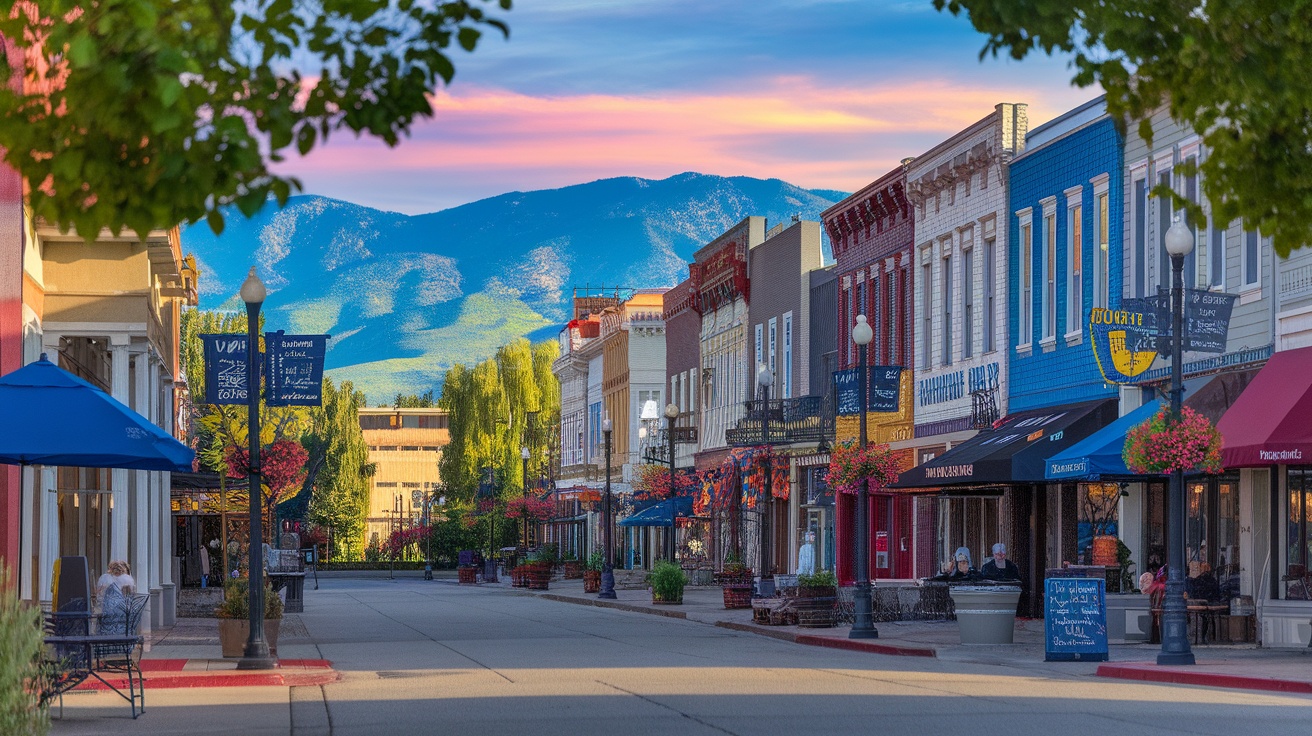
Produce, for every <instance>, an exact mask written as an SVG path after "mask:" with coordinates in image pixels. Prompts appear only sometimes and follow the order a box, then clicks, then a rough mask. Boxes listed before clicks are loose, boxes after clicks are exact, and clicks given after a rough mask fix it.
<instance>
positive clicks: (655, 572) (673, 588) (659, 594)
mask: <svg viewBox="0 0 1312 736" xmlns="http://www.w3.org/2000/svg"><path fill="white" fill-rule="evenodd" d="M647 582H648V583H650V584H651V602H652V603H683V586H685V585H687V584H688V576H686V575H684V574H683V568H681V567H679V566H678V565H676V564H674V563H673V562H670V561H669V560H661V561H660V562H657V563H656V564H655V566H653V567H652V569H651V573H650V574H649V575H647Z"/></svg>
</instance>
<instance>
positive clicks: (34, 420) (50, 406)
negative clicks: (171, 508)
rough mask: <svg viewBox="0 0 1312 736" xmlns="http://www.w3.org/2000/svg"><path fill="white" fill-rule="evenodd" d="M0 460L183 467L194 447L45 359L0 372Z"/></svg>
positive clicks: (187, 466) (135, 467) (186, 467)
mask: <svg viewBox="0 0 1312 736" xmlns="http://www.w3.org/2000/svg"><path fill="white" fill-rule="evenodd" d="M0 417H3V419H4V421H0V463H6V464H9V465H64V466H76V467H88V468H126V469H128V470H169V471H174V470H176V471H189V470H191V463H192V459H193V458H194V457H195V452H193V451H192V449H191V448H189V447H187V446H186V445H184V444H182V443H181V442H179V441H177V440H176V439H174V438H173V437H172V436H170V435H169V434H168V433H166V432H165V431H164V430H162V429H160V428H159V427H157V426H155V425H154V424H151V423H150V422H149V421H148V420H147V419H146V418H145V417H143V416H141V415H140V414H138V413H136V412H135V411H132V410H131V409H129V408H128V407H126V406H124V405H123V404H122V403H120V402H119V401H118V400H117V399H115V398H114V397H112V396H110V395H109V394H107V393H105V392H104V391H101V390H100V389H98V388H96V387H95V386H92V385H91V384H90V383H87V382H86V381H84V380H82V379H81V378H78V377H77V376H75V375H73V374H72V373H69V372H68V371H65V370H63V369H62V368H60V367H59V366H56V365H55V364H54V363H51V362H50V361H49V360H47V359H46V356H45V355H44V354H42V355H41V359H40V360H38V361H36V362H35V363H30V364H28V365H26V366H23V367H22V368H19V369H18V370H16V371H13V372H12V373H9V374H7V375H5V376H0Z"/></svg>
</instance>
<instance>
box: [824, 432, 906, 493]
mask: <svg viewBox="0 0 1312 736" xmlns="http://www.w3.org/2000/svg"><path fill="white" fill-rule="evenodd" d="M899 472H901V467H900V464H899V462H898V459H897V456H896V455H894V454H893V450H892V449H890V448H889V446H888V445H866V446H865V447H861V446H860V445H858V444H857V443H856V442H855V441H853V440H847V441H846V442H840V443H839V444H837V445H835V446H834V448H833V450H831V451H830V452H829V472H828V473H827V474H826V475H825V482H826V483H828V484H829V487H830V488H836V489H838V490H839V491H842V492H843V493H856V492H857V491H858V490H860V487H861V482H862V481H868V482H869V490H870V491H879V490H882V489H884V488H887V487H888V486H890V485H892V484H893V483H896V482H897V478H898V473H899Z"/></svg>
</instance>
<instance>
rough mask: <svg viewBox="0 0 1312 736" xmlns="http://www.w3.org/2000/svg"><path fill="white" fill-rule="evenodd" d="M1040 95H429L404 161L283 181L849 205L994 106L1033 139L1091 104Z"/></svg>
mask: <svg viewBox="0 0 1312 736" xmlns="http://www.w3.org/2000/svg"><path fill="white" fill-rule="evenodd" d="M1034 93H1035V89H1033V88H1025V87H1022V86H1020V85H1017V86H1016V87H1013V88H1008V87H1001V86H998V87H986V86H980V85H979V84H977V83H976V84H967V83H964V82H961V83H954V82H952V81H948V80H933V79H929V80H917V81H916V82H914V83H908V84H898V85H894V84H885V85H869V86H850V85H847V86H826V85H825V84H823V83H822V82H821V81H819V80H815V79H811V78H807V77H780V78H774V79H769V80H764V81H759V82H751V81H744V83H743V84H742V86H741V87H740V88H739V89H737V90H735V91H730V92H725V93H706V92H688V93H674V94H669V93H666V94H661V95H652V96H607V95H578V96H542V97H538V96H531V95H525V94H519V93H514V92H508V91H505V90H500V89H494V88H479V87H472V86H468V85H466V86H462V87H459V88H458V91H457V92H456V93H454V94H453V93H450V92H447V91H442V92H439V93H438V94H437V95H435V96H434V119H433V120H431V121H423V122H421V123H419V124H418V125H416V126H415V129H414V131H413V134H412V137H411V138H410V139H408V140H405V141H403V142H402V144H401V145H400V146H399V147H398V148H396V149H388V148H386V147H385V146H383V145H381V144H378V143H376V142H373V141H365V140H355V139H351V138H349V137H347V136H341V135H339V136H338V137H336V138H334V139H333V140H332V141H331V143H330V144H329V145H328V146H327V147H325V148H322V149H320V150H318V151H316V152H314V153H313V154H311V156H309V157H308V158H306V159H302V160H298V161H293V162H291V163H290V164H288V165H286V166H285V169H286V170H287V171H289V172H291V173H295V174H296V175H298V176H301V177H302V178H303V179H304V180H305V182H306V184H307V190H308V191H311V192H315V193H321V194H328V195H330V196H337V197H341V198H344V199H351V200H353V201H357V202H360V203H362V204H370V205H372V206H381V207H386V208H389V209H399V210H403V211H412V212H419V211H431V210H435V209H441V208H443V207H448V206H453V205H455V204H460V203H463V202H468V201H472V200H474V199H478V198H480V197H484V196H491V195H495V194H499V193H502V192H506V191H512V190H517V189H518V190H529V189H540V188H552V187H559V186H566V185H569V184H577V183H581V182H585V181H591V180H594V179H599V178H605V177H610V176H641V177H647V178H664V177H666V176H670V175H672V174H676V173H679V172H682V171H698V172H701V173H707V174H719V175H724V176H737V175H746V176H753V177H759V178H779V179H783V180H785V181H788V182H791V183H794V184H798V185H800V186H805V187H812V188H829V189H841V190H847V191H851V190H855V189H859V188H860V187H862V186H864V185H865V184H867V183H869V182H870V181H871V180H872V179H874V178H876V177H877V176H879V175H881V174H882V173H883V172H885V171H887V170H888V169H889V168H891V167H892V166H893V165H895V164H896V163H897V162H898V161H899V160H901V159H902V158H905V157H907V156H915V155H918V154H920V153H922V152H923V151H925V150H927V149H928V148H930V147H932V146H933V145H934V144H935V143H937V142H938V141H940V140H942V139H943V138H945V137H947V136H949V135H951V134H952V133H954V132H956V131H958V130H960V129H962V128H964V127H966V126H967V125H969V124H971V123H973V122H975V121H976V120H978V119H980V118H982V117H984V116H985V115H987V114H988V113H989V112H990V111H991V110H992V109H993V106H994V104H996V103H998V102H1004V101H1005V102H1029V103H1030V111H1029V116H1030V121H1031V124H1032V125H1034V124H1038V123H1040V122H1042V121H1045V120H1048V119H1050V118H1052V117H1053V116H1055V115H1057V114H1060V113H1061V112H1063V111H1065V110H1067V109H1070V108H1071V107H1074V106H1075V105H1077V104H1079V103H1081V102H1083V101H1085V100H1087V99H1089V98H1090V97H1092V96H1093V94H1096V92H1091V91H1088V90H1079V89H1066V90H1058V91H1057V93H1056V94H1054V93H1052V92H1051V91H1048V92H1046V93H1044V94H1043V95H1042V97H1041V98H1040V99H1027V98H1033V97H1034ZM366 182H367V183H368V184H367V186H362V184H363V183H366ZM389 190H394V191H391V192H390V193H389ZM389 203H390V204H389Z"/></svg>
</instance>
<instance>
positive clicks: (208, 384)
mask: <svg viewBox="0 0 1312 736" xmlns="http://www.w3.org/2000/svg"><path fill="white" fill-rule="evenodd" d="M200 342H201V349H202V352H203V353H204V355H205V403H206V404H238V405H245V403H246V397H247V386H246V336H245V335H201V336H200Z"/></svg>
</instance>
